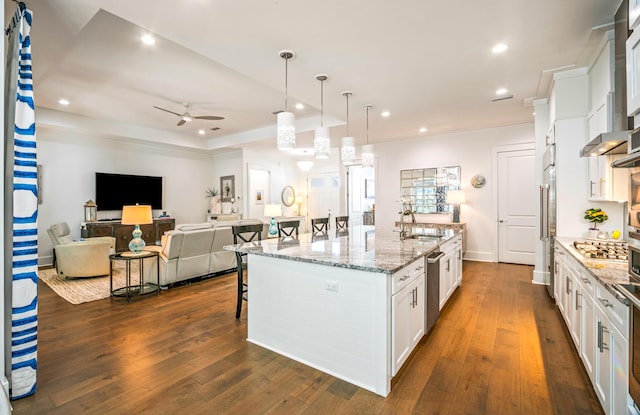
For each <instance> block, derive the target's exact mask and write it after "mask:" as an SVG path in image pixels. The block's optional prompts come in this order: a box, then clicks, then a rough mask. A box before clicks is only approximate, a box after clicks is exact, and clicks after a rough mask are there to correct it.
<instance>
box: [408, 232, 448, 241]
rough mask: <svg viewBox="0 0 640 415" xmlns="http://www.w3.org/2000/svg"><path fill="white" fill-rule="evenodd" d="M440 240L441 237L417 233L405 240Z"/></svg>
mask: <svg viewBox="0 0 640 415" xmlns="http://www.w3.org/2000/svg"><path fill="white" fill-rule="evenodd" d="M442 238H443V236H442V235H421V234H419V233H414V234H411V235H407V237H406V239H417V240H419V241H440V240H442Z"/></svg>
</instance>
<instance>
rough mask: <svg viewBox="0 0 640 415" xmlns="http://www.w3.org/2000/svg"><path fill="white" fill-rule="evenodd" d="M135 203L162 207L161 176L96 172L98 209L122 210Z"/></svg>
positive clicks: (154, 207) (155, 207)
mask: <svg viewBox="0 0 640 415" xmlns="http://www.w3.org/2000/svg"><path fill="white" fill-rule="evenodd" d="M136 203H138V204H140V205H151V209H162V177H158V176H137V175H132V174H114V173H98V172H96V205H98V210H122V206H125V205H135V204H136Z"/></svg>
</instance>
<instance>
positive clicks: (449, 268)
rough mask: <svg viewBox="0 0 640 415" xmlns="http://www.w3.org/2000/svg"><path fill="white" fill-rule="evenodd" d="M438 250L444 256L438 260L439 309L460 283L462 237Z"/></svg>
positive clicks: (459, 236) (451, 240) (446, 243)
mask: <svg viewBox="0 0 640 415" xmlns="http://www.w3.org/2000/svg"><path fill="white" fill-rule="evenodd" d="M440 250H441V251H442V253H443V254H444V256H443V257H442V258H441V259H440V309H442V307H444V305H445V304H446V303H447V300H449V297H451V294H453V292H454V291H455V289H456V287H457V286H459V285H460V284H461V283H462V235H456V236H455V237H454V238H452V239H450V240H449V241H447V242H445V243H444V244H442V246H441V247H440Z"/></svg>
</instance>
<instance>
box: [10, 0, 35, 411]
mask: <svg viewBox="0 0 640 415" xmlns="http://www.w3.org/2000/svg"><path fill="white" fill-rule="evenodd" d="M32 18H33V14H32V12H31V11H30V10H28V9H27V8H26V7H25V6H24V4H23V3H20V4H19V8H18V10H17V11H16V14H15V16H14V17H13V20H12V21H11V25H10V26H9V28H8V29H7V30H6V34H7V35H8V36H9V42H8V46H7V49H8V50H7V67H6V71H5V76H6V79H5V140H4V142H5V147H4V150H5V183H4V186H5V192H4V194H5V209H4V211H5V215H4V219H5V222H4V225H5V228H4V229H5V232H4V233H5V241H4V242H5V243H4V247H5V256H4V261H5V324H6V325H7V326H8V327H5V329H6V330H7V331H10V333H7V334H8V335H9V336H10V338H11V352H10V356H6V358H5V370H6V371H7V378H8V380H9V384H10V396H11V399H17V398H21V397H24V396H27V395H31V394H33V393H34V392H35V389H36V368H37V331H38V223H37V219H38V189H37V173H38V171H37V160H36V131H35V106H34V101H33V80H32V69H31V40H30V37H29V32H30V30H31V23H32ZM9 229H11V230H12V232H8V230H9ZM9 259H11V261H9ZM9 307H10V309H9ZM8 315H10V319H9V318H8Z"/></svg>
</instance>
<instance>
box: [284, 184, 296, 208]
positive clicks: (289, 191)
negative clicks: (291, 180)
mask: <svg viewBox="0 0 640 415" xmlns="http://www.w3.org/2000/svg"><path fill="white" fill-rule="evenodd" d="M295 202H296V192H295V190H293V187H291V186H286V187H285V188H284V189H282V204H283V205H285V206H286V207H291V206H293V204H294V203H295Z"/></svg>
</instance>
